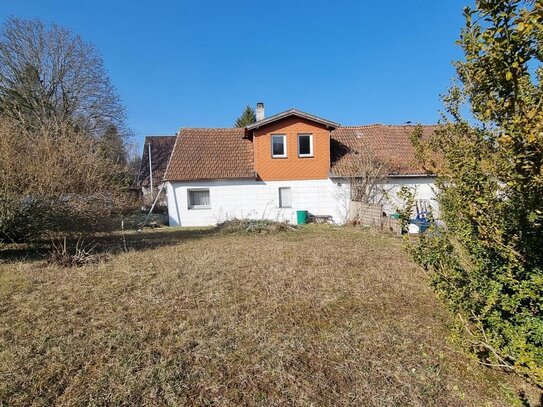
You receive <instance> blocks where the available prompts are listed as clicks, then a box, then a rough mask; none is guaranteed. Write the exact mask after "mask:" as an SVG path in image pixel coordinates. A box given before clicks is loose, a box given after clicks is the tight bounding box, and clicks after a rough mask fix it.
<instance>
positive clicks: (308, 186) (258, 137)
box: [164, 103, 434, 226]
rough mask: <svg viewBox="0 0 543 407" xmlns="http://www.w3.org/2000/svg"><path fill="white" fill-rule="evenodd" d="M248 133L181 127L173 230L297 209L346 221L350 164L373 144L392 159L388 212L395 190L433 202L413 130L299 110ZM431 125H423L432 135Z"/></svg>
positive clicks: (173, 168) (170, 177) (171, 175)
mask: <svg viewBox="0 0 543 407" xmlns="http://www.w3.org/2000/svg"><path fill="white" fill-rule="evenodd" d="M256 113H257V121H256V122H255V123H253V124H251V125H249V126H247V127H245V128H182V129H180V131H179V133H178V134H177V138H176V141H175V146H174V148H173V152H172V155H171V158H170V162H169V164H168V168H167V170H166V174H165V176H164V180H165V182H166V186H167V198H168V212H169V221H170V225H172V226H176V225H178V226H203V225H214V224H217V223H219V222H222V221H225V220H228V219H233V218H254V219H261V218H265V219H272V220H285V221H289V222H291V223H296V211H297V210H307V211H309V212H310V213H311V214H314V215H322V216H331V217H332V219H333V221H334V222H336V223H344V222H346V221H347V220H348V218H349V210H350V209H349V208H350V201H351V191H350V183H349V179H350V177H352V175H353V174H352V172H350V169H351V168H352V165H351V164H352V162H353V160H356V159H357V155H358V154H359V152H360V151H362V149H363V148H366V147H370V148H371V151H372V153H373V154H374V155H375V157H376V158H378V159H381V160H383V162H385V161H386V162H387V169H388V181H387V182H386V184H387V191H388V193H387V194H386V195H387V196H386V205H385V211H387V212H388V213H391V212H394V207H395V199H396V194H397V192H398V190H399V189H400V188H401V187H402V186H404V185H406V186H410V187H413V188H414V189H415V193H416V198H417V199H419V200H427V201H429V202H430V201H432V200H433V198H434V194H433V189H432V186H433V183H434V179H433V177H431V176H428V175H427V174H426V173H425V172H424V170H423V169H422V168H421V167H420V166H419V165H418V164H417V163H416V160H415V151H414V149H413V146H412V145H411V142H410V135H411V134H412V132H413V131H414V126H404V125H401V126H388V125H369V126H341V125H339V124H338V123H335V122H333V121H330V120H327V119H323V118H321V117H317V116H314V115H312V114H308V113H304V112H301V111H299V110H296V109H290V110H287V111H285V112H282V113H279V114H276V115H274V116H270V117H268V118H265V117H264V106H263V104H261V103H259V104H258V105H257V110H256ZM433 130H434V126H423V132H424V133H425V134H429V133H430V132H432V131H433Z"/></svg>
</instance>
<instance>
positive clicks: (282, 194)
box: [279, 188, 292, 208]
mask: <svg viewBox="0 0 543 407" xmlns="http://www.w3.org/2000/svg"><path fill="white" fill-rule="evenodd" d="M279 207H280V208H290V207H292V203H291V200H290V188H279Z"/></svg>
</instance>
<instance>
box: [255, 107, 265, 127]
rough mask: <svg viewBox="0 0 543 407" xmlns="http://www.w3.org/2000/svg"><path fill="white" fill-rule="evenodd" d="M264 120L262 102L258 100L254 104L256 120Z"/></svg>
mask: <svg viewBox="0 0 543 407" xmlns="http://www.w3.org/2000/svg"><path fill="white" fill-rule="evenodd" d="M260 120H264V103H262V102H258V103H257V104H256V121H257V122H259V121H260Z"/></svg>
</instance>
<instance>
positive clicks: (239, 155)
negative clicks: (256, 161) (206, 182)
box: [165, 128, 255, 181]
mask: <svg viewBox="0 0 543 407" xmlns="http://www.w3.org/2000/svg"><path fill="white" fill-rule="evenodd" d="M254 177H255V171H254V165H253V144H252V141H251V140H249V139H247V138H245V129H244V128H222V129H213V128H207V129H206V128H200V129H198V128H184V129H181V130H180V132H179V134H178V136H177V141H176V143H175V147H174V149H173V152H172V157H171V159H170V164H169V166H168V170H167V171H166V175H165V179H166V180H168V181H186V180H200V179H228V178H254Z"/></svg>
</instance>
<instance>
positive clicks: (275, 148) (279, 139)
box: [271, 134, 287, 158]
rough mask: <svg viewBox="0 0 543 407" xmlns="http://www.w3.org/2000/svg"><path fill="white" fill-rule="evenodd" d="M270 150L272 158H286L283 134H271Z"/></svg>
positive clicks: (285, 143) (285, 139)
mask: <svg viewBox="0 0 543 407" xmlns="http://www.w3.org/2000/svg"><path fill="white" fill-rule="evenodd" d="M271 148H272V157H273V158H285V157H286V156H287V136H285V135H284V134H273V135H272V146H271Z"/></svg>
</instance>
